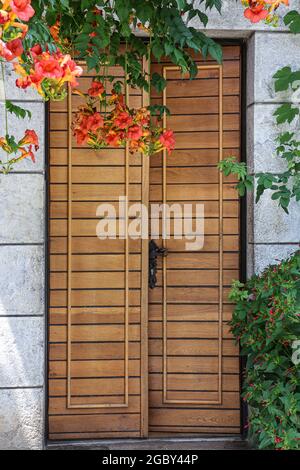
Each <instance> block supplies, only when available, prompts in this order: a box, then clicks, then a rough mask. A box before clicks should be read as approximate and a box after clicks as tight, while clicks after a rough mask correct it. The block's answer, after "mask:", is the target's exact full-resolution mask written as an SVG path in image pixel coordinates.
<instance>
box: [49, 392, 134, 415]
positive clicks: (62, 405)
mask: <svg viewBox="0 0 300 470" xmlns="http://www.w3.org/2000/svg"><path fill="white" fill-rule="evenodd" d="M140 401H141V400H140V397H139V396H136V395H130V396H129V397H128V408H127V409H126V410H123V411H121V410H120V408H113V407H110V408H101V409H99V408H76V409H74V408H73V409H72V408H67V407H66V404H67V400H66V398H65V397H52V398H51V400H50V402H49V410H48V412H49V415H64V416H68V415H81V414H83V415H89V414H93V415H94V414H101V415H102V414H115V413H120V412H121V413H123V412H124V413H139V412H140V406H141V405H140ZM121 402H122V396H109V397H84V399H83V398H80V397H79V398H78V397H73V398H72V405H81V404H83V403H84V404H86V405H91V406H92V405H100V404H107V403H111V404H118V403H121ZM83 419H84V418H83Z"/></svg>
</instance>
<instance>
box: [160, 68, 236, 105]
mask: <svg viewBox="0 0 300 470" xmlns="http://www.w3.org/2000/svg"><path fill="white" fill-rule="evenodd" d="M202 74H203V75H204V72H202ZM179 75H180V74H179ZM166 93H167V102H166V104H167V106H168V99H169V98H177V99H178V100H180V98H181V97H186V96H193V97H199V96H218V95H219V79H218V78H210V79H206V80H203V79H201V78H195V79H194V80H188V79H181V78H179V79H177V80H176V79H172V80H168V75H167V87H166ZM239 93H240V79H239V78H223V95H224V96H228V95H238V94H239ZM157 97H159V93H158V92H157V91H156V90H155V89H153V90H152V93H151V99H153V98H157Z"/></svg>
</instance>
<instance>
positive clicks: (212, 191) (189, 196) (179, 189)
mask: <svg viewBox="0 0 300 470" xmlns="http://www.w3.org/2000/svg"><path fill="white" fill-rule="evenodd" d="M223 188H224V193H223V197H224V199H225V200H226V199H227V200H228V199H230V200H232V199H236V200H237V199H238V194H237V190H236V188H235V185H233V184H230V183H228V184H224V185H223ZM167 189H168V191H167V202H169V201H173V202H176V201H182V202H183V201H197V200H200V201H206V200H213V201H218V200H219V185H218V184H193V185H188V184H180V185H168V188H167ZM154 201H158V202H160V201H162V187H161V185H158V184H150V202H154Z"/></svg>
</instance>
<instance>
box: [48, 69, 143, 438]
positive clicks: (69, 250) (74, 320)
mask: <svg viewBox="0 0 300 470" xmlns="http://www.w3.org/2000/svg"><path fill="white" fill-rule="evenodd" d="M110 72H111V73H114V74H115V75H116V77H119V78H120V80H122V79H123V78H124V74H123V72H122V71H121V70H120V69H118V68H114V69H113V70H112V71H110ZM88 75H89V74H88V72H87V71H86V69H85V72H84V76H83V77H81V78H80V89H81V91H83V92H85V93H86V92H87V89H88V87H89V85H90V82H91V77H89V76H88ZM146 99H147V97H145V95H144V96H143V95H142V93H141V91H140V90H131V91H130V96H129V104H130V106H133V107H141V106H143V105H147V102H146ZM80 104H82V98H81V97H79V96H77V95H73V96H72V95H69V97H68V100H67V102H66V101H64V102H57V103H51V106H50V157H49V159H50V185H49V200H50V214H49V217H50V222H49V236H50V299H49V438H50V439H76V438H81V439H85V438H86V439H88V438H103V437H109V438H120V437H141V436H143V432H144V425H143V422H144V419H145V417H144V410H145V406H143V400H145V398H147V394H146V393H143V394H142V391H143V390H144V389H145V385H144V381H145V380H147V376H145V374H144V376H143V374H142V372H141V371H142V370H146V368H145V366H144V364H143V358H144V357H145V355H144V354H142V351H143V345H141V320H142V316H143V315H144V314H145V313H144V311H143V312H141V301H142V299H143V294H141V292H145V291H147V285H148V279H147V278H145V277H143V276H142V275H141V272H142V270H143V272H146V271H145V266H144V264H145V260H146V263H148V260H147V258H145V257H142V250H141V247H142V242H141V240H124V239H118V238H117V239H115V240H113V239H108V240H100V239H99V238H97V236H96V226H97V223H98V222H99V218H98V217H97V215H96V211H97V207H98V205H99V204H100V203H103V202H109V203H111V204H112V205H113V206H114V207H115V209H116V213H117V216H118V218H119V213H118V203H119V197H120V196H127V197H128V200H129V201H130V202H140V201H142V198H143V197H144V192H143V191H142V178H143V172H144V171H145V169H144V161H143V159H142V157H141V155H135V156H129V152H128V150H127V149H125V148H123V149H122V148H118V149H117V148H115V149H112V148H111V149H107V150H101V151H97V152H96V151H94V150H91V149H88V148H84V147H79V146H78V145H77V144H76V142H75V140H74V139H73V138H72V134H71V131H70V121H71V120H72V112H71V111H73V112H74V111H75V110H76V109H77V107H78V106H79V105H80ZM126 222H128V220H126ZM146 256H147V253H146ZM146 267H147V264H146ZM146 274H147V273H146ZM145 282H146V285H144V283H145ZM144 343H145V342H144ZM144 343H143V344H144Z"/></svg>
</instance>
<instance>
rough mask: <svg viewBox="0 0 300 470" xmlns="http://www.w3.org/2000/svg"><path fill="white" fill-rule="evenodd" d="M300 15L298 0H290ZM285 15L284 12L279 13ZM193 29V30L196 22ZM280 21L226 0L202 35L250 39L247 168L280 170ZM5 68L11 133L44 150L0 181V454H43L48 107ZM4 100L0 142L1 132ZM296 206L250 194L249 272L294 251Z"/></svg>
mask: <svg viewBox="0 0 300 470" xmlns="http://www.w3.org/2000/svg"><path fill="white" fill-rule="evenodd" d="M290 3H291V7H292V8H300V0H292V1H291V2H290ZM281 11H283V12H284V11H285V10H284V9H282V10H281ZM194 26H196V27H198V26H199V25H197V24H196V23H195V24H194ZM285 31H286V28H285V27H284V26H283V25H282V23H281V24H280V26H279V28H278V29H276V30H275V31H273V32H270V27H267V26H265V25H264V24H263V23H259V24H258V25H250V23H249V22H248V21H247V20H245V19H244V18H243V9H242V7H241V6H240V4H239V2H237V3H236V2H235V0H228V1H224V2H223V15H222V17H220V16H219V14H218V13H215V12H214V13H212V15H210V22H209V25H208V32H209V34H211V35H212V36H218V37H223V38H225V37H230V38H235V37H239V38H241V37H243V38H248V41H247V42H248V59H247V75H248V77H247V78H248V84H247V156H248V161H249V164H250V166H251V168H252V170H253V171H259V170H268V171H276V170H277V169H278V168H280V162H279V161H278V160H276V158H272V157H271V155H272V154H273V152H274V138H275V136H276V132H277V130H278V129H277V128H276V126H275V125H274V120H273V116H272V113H273V111H274V109H275V106H276V103H277V102H284V101H286V100H287V99H288V96H287V95H285V94H284V93H283V94H281V95H279V96H278V95H276V96H275V95H274V93H273V91H272V90H273V89H272V75H273V74H274V72H275V71H276V70H277V69H278V68H279V67H281V66H284V65H291V66H295V67H296V66H297V67H300V36H299V37H297V36H293V35H291V34H289V33H287V32H285ZM14 80H15V77H14V76H13V74H12V72H11V69H10V67H8V69H7V71H6V77H5V87H6V91H7V98H8V99H11V100H13V101H14V102H16V103H18V104H20V105H23V106H24V107H25V108H28V109H30V110H31V111H32V113H33V118H32V120H31V121H30V122H28V121H25V122H24V121H18V120H17V119H16V118H14V117H10V119H9V128H10V129H11V130H12V131H13V133H15V134H17V135H20V136H21V135H22V134H23V132H24V130H25V129H26V128H33V129H35V130H38V134H39V138H40V142H41V148H40V151H39V152H38V155H37V162H36V164H32V163H31V162H30V161H24V162H22V164H21V165H19V166H18V167H17V168H16V171H14V172H13V173H12V174H10V175H8V176H0V448H1V449H22V448H25V449H41V448H42V447H43V443H44V438H45V432H44V427H45V419H44V418H45V415H44V403H45V350H46V345H45V245H44V243H45V239H44V230H45V224H46V220H45V179H44V170H45V158H44V157H45V145H44V126H45V121H44V104H43V103H42V101H41V100H40V99H39V97H38V96H37V95H36V94H35V93H34V92H33V91H31V90H28V91H25V92H24V91H23V90H18V89H16V87H15V85H14ZM3 131H4V129H3V103H1V101H0V135H3ZM299 241H300V209H299V206H296V205H293V207H292V209H291V214H290V216H287V215H285V214H284V213H283V211H282V210H281V209H278V208H277V206H276V203H274V202H272V201H271V200H270V198H269V197H268V195H266V196H265V197H264V198H263V199H262V200H261V202H260V204H258V205H255V204H254V202H253V195H252V194H250V195H248V236H247V246H248V273H249V274H251V273H252V272H253V271H259V270H261V269H263V268H264V267H265V266H266V265H268V264H269V263H271V262H274V261H276V259H281V258H284V257H285V256H287V255H288V254H289V253H291V252H293V251H294V250H295V249H297V247H298V244H299Z"/></svg>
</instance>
